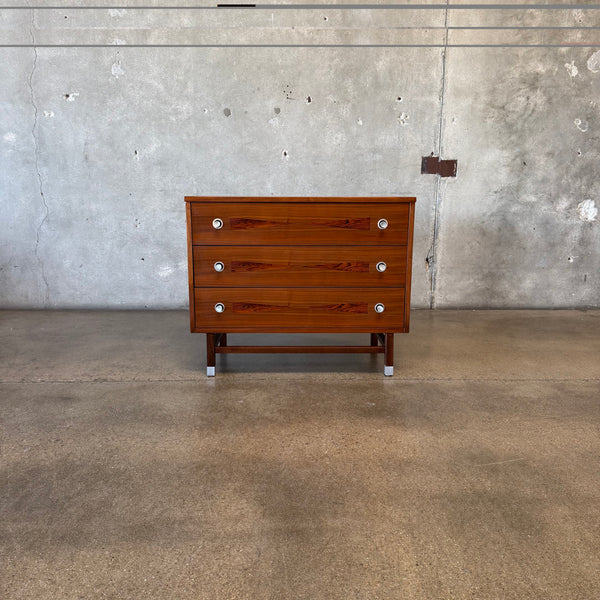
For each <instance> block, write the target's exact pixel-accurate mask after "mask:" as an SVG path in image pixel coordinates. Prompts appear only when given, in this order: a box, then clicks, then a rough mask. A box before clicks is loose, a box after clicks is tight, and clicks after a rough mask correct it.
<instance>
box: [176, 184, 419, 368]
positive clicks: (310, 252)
mask: <svg viewBox="0 0 600 600" xmlns="http://www.w3.org/2000/svg"><path fill="white" fill-rule="evenodd" d="M185 201H186V209H187V237H188V272H189V290H190V329H191V331H192V332H193V333H205V334H206V341H207V375H209V376H213V375H214V374H215V354H218V353H237V352H275V353H277V352H372V353H383V354H384V357H385V360H384V364H385V367H384V373H385V375H392V374H393V371H394V366H393V365H394V362H393V360H394V357H393V352H394V333H406V332H408V328H409V316H410V279H411V264H412V240H413V223H414V209H415V198H338V197H332V198H329V197H328V198H319V197H316V198H315V197H307V198H301V197H290V198H281V197H277V198H274V197H264V198H263V197H193V196H192V197H186V198H185ZM324 332H330V333H341V332H344V333H347V332H363V333H369V334H370V343H369V345H366V344H365V345H364V346H363V345H359V346H348V345H346V346H231V345H228V343H227V334H228V333H324Z"/></svg>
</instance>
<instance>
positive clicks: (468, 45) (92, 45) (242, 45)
mask: <svg viewBox="0 0 600 600" xmlns="http://www.w3.org/2000/svg"><path fill="white" fill-rule="evenodd" d="M598 47H600V43H598V44H590V43H581V44H575V43H573V44H0V48H113V49H114V48H598Z"/></svg>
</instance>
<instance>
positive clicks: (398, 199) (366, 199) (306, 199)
mask: <svg viewBox="0 0 600 600" xmlns="http://www.w3.org/2000/svg"><path fill="white" fill-rule="evenodd" d="M416 200H417V199H416V198H415V197H410V196H348V197H345V196H186V197H185V201H186V202H207V203H208V202H272V203H276V202H288V203H290V202H298V203H302V204H310V203H314V204H318V203H323V204H325V203H327V204H330V203H333V202H339V203H348V202H361V203H363V204H365V203H366V204H368V203H373V204H381V203H394V204H396V203H407V202H409V203H412V202H416Z"/></svg>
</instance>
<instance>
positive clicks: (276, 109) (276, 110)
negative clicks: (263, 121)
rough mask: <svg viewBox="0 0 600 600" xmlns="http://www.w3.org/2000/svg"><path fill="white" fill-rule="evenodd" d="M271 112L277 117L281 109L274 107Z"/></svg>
mask: <svg viewBox="0 0 600 600" xmlns="http://www.w3.org/2000/svg"><path fill="white" fill-rule="evenodd" d="M273 111H274V112H275V114H276V115H278V114H279V113H280V112H281V109H280V108H279V106H276V107H275V108H274V109H273Z"/></svg>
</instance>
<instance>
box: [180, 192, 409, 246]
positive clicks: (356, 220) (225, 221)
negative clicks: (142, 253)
mask: <svg viewBox="0 0 600 600" xmlns="http://www.w3.org/2000/svg"><path fill="white" fill-rule="evenodd" d="M409 206H410V205H409V204H408V203H389V204H383V203H381V204H375V203H373V204H333V203H332V204H300V203H297V204H294V203H290V204H270V203H267V202H259V203H244V202H240V203H233V202H232V203H218V202H215V203H208V202H192V203H191V215H192V216H191V219H192V243H193V244H205V245H213V244H222V245H225V244H237V245H244V244H246V245H254V244H258V245H265V244H284V245H288V244H294V245H307V244H308V245H311V244H312V245H315V244H316V245H336V244H367V245H368V244H371V245H375V244H400V245H407V244H408V221H409ZM215 220H217V221H215ZM381 220H385V221H386V222H387V227H385V228H380V227H379V225H378V223H379V222H380V221H381ZM213 222H215V223H216V224H217V225H219V223H220V224H221V227H220V228H215V226H214V225H213Z"/></svg>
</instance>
